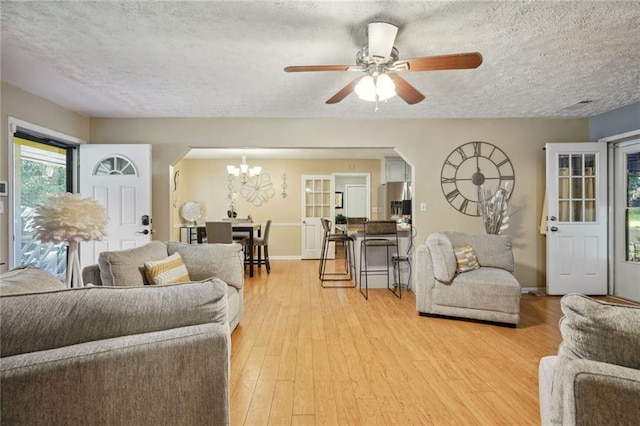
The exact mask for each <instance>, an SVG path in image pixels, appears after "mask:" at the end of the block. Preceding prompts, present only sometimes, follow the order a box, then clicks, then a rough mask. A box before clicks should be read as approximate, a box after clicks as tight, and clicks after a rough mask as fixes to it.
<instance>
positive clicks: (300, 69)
mask: <svg viewBox="0 0 640 426" xmlns="http://www.w3.org/2000/svg"><path fill="white" fill-rule="evenodd" d="M349 67H351V65H293V66H290V67H286V68H285V69H284V71H285V72H307V71H348V70H349Z"/></svg>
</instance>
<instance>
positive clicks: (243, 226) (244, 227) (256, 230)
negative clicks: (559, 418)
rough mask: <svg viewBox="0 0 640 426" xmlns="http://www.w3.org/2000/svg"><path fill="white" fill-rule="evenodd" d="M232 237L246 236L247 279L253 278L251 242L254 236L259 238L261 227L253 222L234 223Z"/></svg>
mask: <svg viewBox="0 0 640 426" xmlns="http://www.w3.org/2000/svg"><path fill="white" fill-rule="evenodd" d="M231 229H232V230H233V234H234V236H236V235H238V234H242V235H244V234H247V235H248V237H247V239H248V243H247V244H246V247H247V250H248V251H249V277H253V247H254V245H253V241H254V238H255V236H257V237H261V236H262V235H261V233H262V225H261V224H259V223H253V222H234V223H232V225H231Z"/></svg>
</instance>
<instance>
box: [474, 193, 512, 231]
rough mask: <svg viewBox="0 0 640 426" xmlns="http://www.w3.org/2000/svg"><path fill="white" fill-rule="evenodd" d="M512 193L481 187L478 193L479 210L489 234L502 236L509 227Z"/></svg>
mask: <svg viewBox="0 0 640 426" xmlns="http://www.w3.org/2000/svg"><path fill="white" fill-rule="evenodd" d="M510 196H511V192H510V191H508V190H506V189H505V188H498V189H496V190H493V189H491V188H484V187H482V186H481V187H480V189H479V191H478V210H479V211H480V217H481V218H482V223H483V224H484V229H485V231H486V233H487V234H500V233H502V231H504V230H505V229H507V228H508V227H509V224H508V223H507V222H509V215H508V214H507V210H508V208H509V197H510Z"/></svg>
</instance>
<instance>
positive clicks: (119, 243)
mask: <svg viewBox="0 0 640 426" xmlns="http://www.w3.org/2000/svg"><path fill="white" fill-rule="evenodd" d="M79 178H80V193H81V194H82V195H83V196H85V197H92V198H93V199H95V200H97V201H98V202H99V203H100V204H102V205H103V206H104V207H105V208H106V209H107V214H108V216H109V225H108V226H107V232H108V235H107V237H106V238H105V239H104V240H102V241H91V242H86V243H82V244H81V245H80V264H81V267H85V266H87V265H91V264H95V263H97V261H98V255H99V254H100V253H101V252H103V251H107V250H122V249H127V248H132V247H137V246H141V245H144V244H146V243H148V242H149V241H150V240H151V145H149V144H131V145H120V144H113V145H103V144H95V145H91V144H89V145H82V146H81V147H80V174H79Z"/></svg>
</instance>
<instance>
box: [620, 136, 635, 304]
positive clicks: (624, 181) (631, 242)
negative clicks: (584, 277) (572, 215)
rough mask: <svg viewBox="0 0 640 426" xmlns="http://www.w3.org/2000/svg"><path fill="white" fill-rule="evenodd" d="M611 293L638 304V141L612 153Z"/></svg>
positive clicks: (631, 142) (628, 143)
mask: <svg viewBox="0 0 640 426" xmlns="http://www.w3.org/2000/svg"><path fill="white" fill-rule="evenodd" d="M613 164H614V166H613V168H614V176H613V182H614V183H613V188H614V189H613V191H614V197H613V198H614V209H613V215H614V225H613V228H614V237H613V238H614V260H613V294H615V295H616V296H618V297H621V298H623V299H629V300H633V301H636V302H640V140H638V141H630V142H626V143H621V144H619V145H618V146H616V147H615V154H614V163H613Z"/></svg>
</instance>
